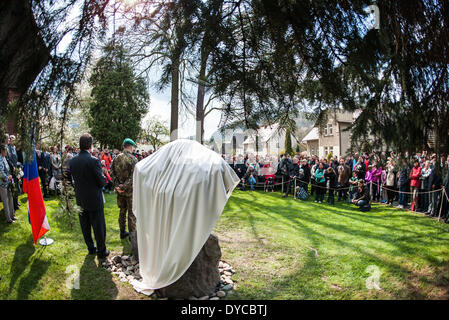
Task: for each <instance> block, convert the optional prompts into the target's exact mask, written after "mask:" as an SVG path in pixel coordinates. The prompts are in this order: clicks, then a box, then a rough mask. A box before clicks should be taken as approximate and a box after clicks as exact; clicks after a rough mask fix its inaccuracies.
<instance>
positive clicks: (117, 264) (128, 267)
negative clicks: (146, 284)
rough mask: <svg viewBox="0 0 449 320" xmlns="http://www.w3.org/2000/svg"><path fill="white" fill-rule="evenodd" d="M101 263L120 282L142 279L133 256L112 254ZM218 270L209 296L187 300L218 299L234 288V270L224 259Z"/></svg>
mask: <svg viewBox="0 0 449 320" xmlns="http://www.w3.org/2000/svg"><path fill="white" fill-rule="evenodd" d="M102 265H103V267H104V268H106V269H107V270H108V271H109V272H111V273H112V274H115V275H117V276H118V277H119V278H120V281H121V282H129V283H131V282H132V281H133V280H137V281H140V280H142V277H141V276H140V270H139V263H138V262H137V261H136V260H135V259H134V258H133V256H120V255H116V256H112V257H111V258H109V259H107V260H106V261H104V262H103V263H102ZM218 270H219V271H220V282H219V283H218V285H217V287H216V288H215V292H213V293H212V294H211V295H209V296H204V297H190V298H189V300H220V298H224V297H226V294H227V293H226V292H229V291H231V290H234V281H232V279H231V277H232V275H233V274H234V273H235V271H234V269H233V268H232V266H231V265H229V264H228V263H227V262H225V261H220V262H219V264H218Z"/></svg>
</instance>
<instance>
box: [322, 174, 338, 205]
mask: <svg viewBox="0 0 449 320" xmlns="http://www.w3.org/2000/svg"><path fill="white" fill-rule="evenodd" d="M324 177H325V178H326V180H327V181H329V195H328V196H327V202H328V203H329V204H331V205H333V204H334V203H335V199H334V191H335V188H336V187H337V175H336V173H335V171H334V169H333V168H332V167H329V168H327V169H326V173H325V174H324Z"/></svg>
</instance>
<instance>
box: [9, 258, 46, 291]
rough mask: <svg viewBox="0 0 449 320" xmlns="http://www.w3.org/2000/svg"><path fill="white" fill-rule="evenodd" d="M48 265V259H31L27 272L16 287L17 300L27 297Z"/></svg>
mask: <svg viewBox="0 0 449 320" xmlns="http://www.w3.org/2000/svg"><path fill="white" fill-rule="evenodd" d="M50 265H51V262H50V261H44V260H40V259H39V258H37V259H35V260H34V261H33V263H32V264H31V268H30V271H29V272H28V274H27V275H26V276H25V277H23V278H22V279H20V283H19V287H18V289H17V299H18V300H27V299H28V296H29V294H30V292H32V291H33V289H34V288H35V287H36V286H37V284H38V283H39V280H40V279H41V278H42V276H43V275H45V273H46V272H47V270H48V268H49V267H50Z"/></svg>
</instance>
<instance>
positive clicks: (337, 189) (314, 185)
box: [240, 179, 351, 191]
mask: <svg viewBox="0 0 449 320" xmlns="http://www.w3.org/2000/svg"><path fill="white" fill-rule="evenodd" d="M242 180H244V179H242ZM291 181H295V183H296V181H297V179H290V180H288V181H284V182H280V183H276V184H274V183H273V184H271V185H270V186H281V185H284V184H287V183H290V182H291ZM300 182H303V183H304V184H307V185H309V184H310V183H309V182H306V181H301V180H300ZM240 185H242V186H249V187H250V186H254V187H261V188H262V187H263V188H264V187H265V186H267V185H268V183H266V181H265V182H264V185H263V186H261V185H260V184H257V182H256V183H255V184H254V185H251V184H247V183H242V182H240ZM311 186H312V187H313V188H321V189H326V190H334V191H339V190H346V189H348V190H349V189H350V188H351V187H350V186H349V187H344V188H340V187H337V188H329V187H322V186H319V185H317V184H311ZM295 188H296V186H295Z"/></svg>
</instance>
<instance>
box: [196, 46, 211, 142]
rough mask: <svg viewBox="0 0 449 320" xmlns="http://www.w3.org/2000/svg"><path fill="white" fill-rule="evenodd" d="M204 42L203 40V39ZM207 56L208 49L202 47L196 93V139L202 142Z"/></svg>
mask: <svg viewBox="0 0 449 320" xmlns="http://www.w3.org/2000/svg"><path fill="white" fill-rule="evenodd" d="M203 43H204V41H203ZM208 58H209V51H207V50H205V49H204V48H203V49H202V50H201V68H200V75H199V77H198V94H197V96H196V119H195V120H196V141H198V142H199V143H201V144H203V136H204V95H205V93H206V92H205V86H204V83H205V81H206V67H207V59H208Z"/></svg>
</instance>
